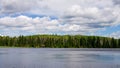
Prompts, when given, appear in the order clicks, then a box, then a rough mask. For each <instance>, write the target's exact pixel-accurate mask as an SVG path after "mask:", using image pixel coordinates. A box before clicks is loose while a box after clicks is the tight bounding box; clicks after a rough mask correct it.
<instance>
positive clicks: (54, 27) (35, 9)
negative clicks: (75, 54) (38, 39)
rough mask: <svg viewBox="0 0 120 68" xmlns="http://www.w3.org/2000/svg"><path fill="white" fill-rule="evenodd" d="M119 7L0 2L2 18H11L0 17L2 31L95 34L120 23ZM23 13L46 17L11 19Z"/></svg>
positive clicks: (112, 3)
mask: <svg viewBox="0 0 120 68" xmlns="http://www.w3.org/2000/svg"><path fill="white" fill-rule="evenodd" d="M119 4H120V3H119V1H118V0H69V2H68V0H24V1H23V0H0V15H3V14H5V15H6V14H7V15H8V16H5V17H3V18H0V28H1V29H2V30H3V31H10V30H13V31H18V32H17V33H19V32H20V31H27V32H28V31H29V32H33V33H34V32H35V33H61V32H62V33H65V34H87V33H94V32H95V31H98V30H101V29H105V28H106V27H111V26H116V25H119V24H120V5H119ZM21 13H23V14H25V13H28V14H37V15H45V17H41V18H40V17H35V18H32V16H31V17H28V16H25V15H24V16H22V15H20V16H17V17H10V15H11V14H12V15H14V14H21ZM46 16H48V17H46ZM49 16H55V17H58V19H56V20H55V19H51V18H50V17H49Z"/></svg>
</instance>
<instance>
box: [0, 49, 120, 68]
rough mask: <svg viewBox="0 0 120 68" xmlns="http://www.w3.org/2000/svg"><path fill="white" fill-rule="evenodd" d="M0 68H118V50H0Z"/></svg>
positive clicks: (119, 51)
mask: <svg viewBox="0 0 120 68" xmlns="http://www.w3.org/2000/svg"><path fill="white" fill-rule="evenodd" d="M0 68H120V49H82V48H81V49H78V48H77V49H75V48H73V49H72V48H67V49H64V48H63V49H59V48H58V49H52V48H40V49H39V48H37V49H35V48H0Z"/></svg>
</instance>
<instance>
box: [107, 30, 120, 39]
mask: <svg viewBox="0 0 120 68" xmlns="http://www.w3.org/2000/svg"><path fill="white" fill-rule="evenodd" d="M109 36H110V37H114V38H117V39H119V38H120V31H117V32H113V33H112V34H110V35H109Z"/></svg>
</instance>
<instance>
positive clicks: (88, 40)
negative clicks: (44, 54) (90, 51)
mask: <svg viewBox="0 0 120 68" xmlns="http://www.w3.org/2000/svg"><path fill="white" fill-rule="evenodd" d="M0 46H1V47H2V46H5V47H33V48H43V47H45V48H119V47H120V39H114V38H107V37H99V36H82V35H32V36H19V37H9V36H0Z"/></svg>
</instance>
